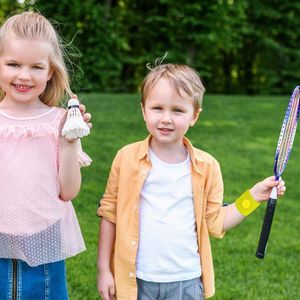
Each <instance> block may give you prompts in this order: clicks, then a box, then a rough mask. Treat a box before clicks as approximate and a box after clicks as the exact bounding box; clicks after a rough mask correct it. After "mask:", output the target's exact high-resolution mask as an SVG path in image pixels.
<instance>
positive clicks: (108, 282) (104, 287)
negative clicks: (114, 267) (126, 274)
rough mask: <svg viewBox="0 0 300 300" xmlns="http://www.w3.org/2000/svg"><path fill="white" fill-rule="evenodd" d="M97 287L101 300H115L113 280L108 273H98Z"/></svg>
mask: <svg viewBox="0 0 300 300" xmlns="http://www.w3.org/2000/svg"><path fill="white" fill-rule="evenodd" d="M97 287H98V292H99V295H100V296H101V297H102V299H103V300H115V299H116V298H115V280H114V277H113V275H112V273H111V272H110V271H104V272H100V271H99V273H98V280H97Z"/></svg>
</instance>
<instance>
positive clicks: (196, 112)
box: [190, 108, 202, 127]
mask: <svg viewBox="0 0 300 300" xmlns="http://www.w3.org/2000/svg"><path fill="white" fill-rule="evenodd" d="M201 111H202V108H199V109H198V110H197V111H195V112H194V115H193V118H192V120H191V122H190V127H193V126H194V125H195V123H196V122H197V120H198V118H199V115H200V113H201Z"/></svg>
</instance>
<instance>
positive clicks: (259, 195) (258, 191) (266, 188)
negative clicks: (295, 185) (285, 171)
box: [250, 176, 286, 202]
mask: <svg viewBox="0 0 300 300" xmlns="http://www.w3.org/2000/svg"><path fill="white" fill-rule="evenodd" d="M275 186H276V188H277V196H278V197H282V196H283V195H284V192H285V191H286V186H285V182H284V181H283V180H280V181H276V180H275V176H271V177H267V178H266V179H264V180H263V181H260V182H258V183H257V184H255V185H254V186H253V187H252V188H251V189H250V193H251V195H252V196H253V198H254V199H255V200H256V201H257V202H261V201H266V200H269V198H270V194H271V191H272V188H273V187H275Z"/></svg>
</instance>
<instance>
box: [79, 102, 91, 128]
mask: <svg viewBox="0 0 300 300" xmlns="http://www.w3.org/2000/svg"><path fill="white" fill-rule="evenodd" d="M79 109H80V111H81V114H82V117H83V120H84V121H85V122H86V123H87V125H88V126H89V128H90V129H91V128H92V127H93V124H92V123H91V122H90V120H91V118H92V115H91V114H90V113H87V112H85V110H86V108H85V106H84V105H83V104H79Z"/></svg>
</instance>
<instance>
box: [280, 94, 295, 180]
mask: <svg viewBox="0 0 300 300" xmlns="http://www.w3.org/2000/svg"><path fill="white" fill-rule="evenodd" d="M299 96H300V95H299V88H297V90H295V91H294V93H293V96H292V99H291V101H290V103H289V108H288V111H287V113H286V116H285V120H284V122H283V125H282V129H281V132H280V136H279V142H278V148H277V151H276V152H277V153H278V157H277V163H276V169H275V175H276V176H278V177H279V176H280V175H281V174H282V172H283V171H284V169H285V166H286V164H287V161H288V158H289V154H290V152H291V149H292V145H293V142H294V137H295V133H296V129H297V120H298V115H299Z"/></svg>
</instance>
